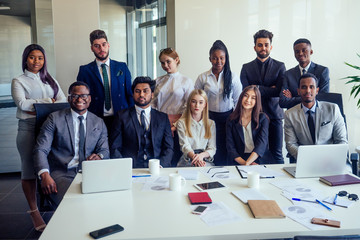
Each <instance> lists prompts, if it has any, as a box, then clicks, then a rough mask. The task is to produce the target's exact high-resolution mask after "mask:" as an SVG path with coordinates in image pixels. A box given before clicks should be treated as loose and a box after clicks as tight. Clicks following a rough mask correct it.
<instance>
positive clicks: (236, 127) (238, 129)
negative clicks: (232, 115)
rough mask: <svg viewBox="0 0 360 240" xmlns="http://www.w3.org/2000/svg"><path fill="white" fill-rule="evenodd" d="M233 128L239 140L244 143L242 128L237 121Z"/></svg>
mask: <svg viewBox="0 0 360 240" xmlns="http://www.w3.org/2000/svg"><path fill="white" fill-rule="evenodd" d="M235 129H236V132H237V133H238V136H240V139H241V141H242V142H243V143H245V140H244V132H243V128H242V126H241V125H240V123H239V122H237V123H235Z"/></svg>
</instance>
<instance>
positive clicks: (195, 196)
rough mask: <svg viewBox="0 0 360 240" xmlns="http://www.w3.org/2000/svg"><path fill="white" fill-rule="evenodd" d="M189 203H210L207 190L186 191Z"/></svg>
mask: <svg viewBox="0 0 360 240" xmlns="http://www.w3.org/2000/svg"><path fill="white" fill-rule="evenodd" d="M188 196H189V200H190V202H191V204H193V205H194V204H208V203H212V200H211V198H210V196H209V194H208V193H207V192H193V193H188Z"/></svg>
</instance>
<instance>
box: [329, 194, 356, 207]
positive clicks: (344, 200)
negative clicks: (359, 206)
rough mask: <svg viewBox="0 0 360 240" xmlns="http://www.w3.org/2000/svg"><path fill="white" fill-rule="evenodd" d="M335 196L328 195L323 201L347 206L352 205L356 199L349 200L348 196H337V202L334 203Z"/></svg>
mask: <svg viewBox="0 0 360 240" xmlns="http://www.w3.org/2000/svg"><path fill="white" fill-rule="evenodd" d="M334 198H335V196H332V197H327V198H325V199H324V200H323V201H324V202H327V203H330V204H332V205H335V206H339V207H345V208H348V207H350V206H351V205H352V204H353V203H354V201H351V200H349V199H348V198H347V197H337V198H336V204H334Z"/></svg>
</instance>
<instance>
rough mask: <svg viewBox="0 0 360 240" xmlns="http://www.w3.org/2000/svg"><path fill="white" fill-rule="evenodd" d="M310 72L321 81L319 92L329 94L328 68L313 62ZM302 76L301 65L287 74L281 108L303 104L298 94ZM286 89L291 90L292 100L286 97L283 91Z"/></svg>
mask: <svg viewBox="0 0 360 240" xmlns="http://www.w3.org/2000/svg"><path fill="white" fill-rule="evenodd" d="M308 72H309V73H312V74H314V75H315V76H316V77H317V79H318V80H319V92H321V93H328V92H329V82H330V77H329V69H328V68H327V67H324V66H321V65H319V64H316V63H314V62H311V64H310V67H309V69H308ZM300 76H301V73H300V69H299V65H297V66H296V67H294V68H291V69H289V70H287V71H286V72H285V74H284V78H283V86H282V89H281V92H280V101H279V104H280V107H282V108H287V109H289V108H292V107H293V106H295V105H297V104H299V103H300V102H301V98H300V97H299V95H298V93H297V89H298V86H299V79H300ZM286 89H289V90H290V92H291V95H292V98H287V97H285V96H284V94H283V93H282V91H283V90H286Z"/></svg>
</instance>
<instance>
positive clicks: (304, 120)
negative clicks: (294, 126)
mask: <svg viewBox="0 0 360 240" xmlns="http://www.w3.org/2000/svg"><path fill="white" fill-rule="evenodd" d="M298 116H300V124H301V128H302V129H304V130H305V134H306V137H307V139H308V141H309V142H313V140H312V137H311V133H310V130H309V126H308V124H307V117H306V115H305V113H304V110H303V109H302V107H301V104H300V107H299V108H298ZM299 130H300V129H299Z"/></svg>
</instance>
